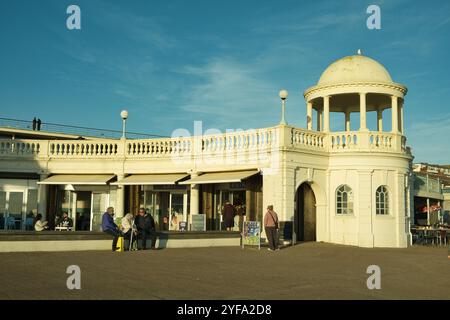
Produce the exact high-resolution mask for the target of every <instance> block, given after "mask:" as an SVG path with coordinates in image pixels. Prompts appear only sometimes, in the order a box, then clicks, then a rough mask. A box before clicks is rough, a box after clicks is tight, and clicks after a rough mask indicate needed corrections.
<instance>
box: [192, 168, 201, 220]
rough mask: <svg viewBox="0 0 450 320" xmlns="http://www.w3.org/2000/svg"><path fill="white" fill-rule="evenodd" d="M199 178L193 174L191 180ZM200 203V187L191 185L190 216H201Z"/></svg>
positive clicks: (196, 174)
mask: <svg viewBox="0 0 450 320" xmlns="http://www.w3.org/2000/svg"><path fill="white" fill-rule="evenodd" d="M196 177H198V173H191V178H196ZM199 202H200V186H199V185H198V184H191V203H190V211H189V214H190V215H193V214H199V213H200V212H199V210H200V209H199Z"/></svg>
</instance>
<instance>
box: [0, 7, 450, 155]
mask: <svg viewBox="0 0 450 320" xmlns="http://www.w3.org/2000/svg"><path fill="white" fill-rule="evenodd" d="M71 4H76V5H78V6H79V7H80V9H81V30H69V29H68V28H67V26H66V20H67V18H68V17H69V14H67V13H66V9H67V7H68V6H69V5H71ZM373 4H375V5H378V6H379V7H380V9H381V29H380V30H370V29H368V28H367V26H366V20H367V18H368V17H369V16H370V14H367V13H366V9H367V7H368V6H369V5H373ZM449 12H450V2H449V1H445V0H443V1H406V0H389V1H388V0H386V1H362V0H342V1H319V0H316V1H298V0H293V1H288V0H280V1H261V0H259V1H256V0H255V1H254V0H240V1H237V0H227V1H224V0H222V1H218V0H215V1H212V0H209V1H206V0H189V1H181V0H180V1H168V0H165V1H163V0H161V1H160V0H158V1H157V0H151V1H149V0H129V1H123V0H122V1H119V0H110V1H106V0H102V1H100V0H88V1H85V0H71V1H65V0H41V1H32V0H29V1H24V0H14V1H13V0H0V39H1V46H0V117H6V118H14V119H24V120H31V119H32V118H33V117H34V116H36V117H39V118H40V119H42V121H43V122H51V123H62V124H69V125H78V126H86V127H95V128H105V129H115V130H120V129H121V119H120V111H121V110H123V109H126V110H128V111H129V118H128V121H127V129H128V130H129V131H134V132H142V133H151V134H158V135H167V136H170V135H171V133H172V132H173V131H174V130H176V129H180V128H183V129H187V130H188V131H190V132H193V130H194V129H193V128H194V121H202V127H203V130H207V129H213V128H216V129H218V130H220V131H222V132H225V130H227V129H249V128H262V127H268V126H274V125H276V124H277V123H278V122H279V120H280V100H279V97H278V91H279V90H280V89H286V90H288V92H289V97H288V99H287V106H286V119H287V122H288V123H289V124H290V125H294V126H297V127H302V128H304V127H305V126H306V105H305V101H304V98H303V92H304V90H306V89H307V88H308V87H311V86H313V85H315V84H316V83H317V81H318V79H319V77H320V75H321V73H322V72H323V71H324V70H325V69H326V67H327V66H328V65H329V64H330V63H332V62H333V61H335V60H337V59H339V58H341V57H344V56H348V55H353V54H355V53H356V51H357V50H358V49H361V50H362V52H363V54H364V55H367V56H369V57H371V58H373V59H375V60H377V61H379V62H380V63H382V64H383V65H384V66H385V67H386V69H387V70H388V71H389V73H390V74H391V77H392V78H393V80H394V81H395V82H398V83H401V84H404V85H406V86H407V87H408V90H409V91H408V94H407V96H406V101H405V111H404V112H405V131H406V136H407V138H408V145H410V146H411V147H412V149H413V154H414V156H415V160H414V161H415V162H430V163H440V164H449V163H450V143H449V138H450V106H449V101H450V76H449V74H450V73H449V71H450V60H449V59H448V56H449V55H448V52H449V51H450V41H449V35H450V15H449ZM374 116H375V115H369V117H368V120H369V122H370V121H372V120H373V121H372V122H373V124H374V123H375V120H374V119H375V118H374ZM352 119H353V118H352ZM342 122H343V120H341V119H340V118H339V116H333V117H332V118H331V128H332V129H337V130H339V128H340V127H339V125H340V124H342ZM338 123H339V125H338Z"/></svg>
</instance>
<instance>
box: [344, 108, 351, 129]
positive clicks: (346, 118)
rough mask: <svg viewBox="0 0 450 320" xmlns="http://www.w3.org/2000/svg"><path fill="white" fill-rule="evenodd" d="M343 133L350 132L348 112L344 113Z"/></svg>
mask: <svg viewBox="0 0 450 320" xmlns="http://www.w3.org/2000/svg"><path fill="white" fill-rule="evenodd" d="M345 131H350V111H345Z"/></svg>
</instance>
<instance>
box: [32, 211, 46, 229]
mask: <svg viewBox="0 0 450 320" xmlns="http://www.w3.org/2000/svg"><path fill="white" fill-rule="evenodd" d="M33 224H34V230H36V231H44V230H47V229H48V226H47V224H48V222H47V221H42V214H40V213H38V214H37V215H36V217H35V218H34V223H33Z"/></svg>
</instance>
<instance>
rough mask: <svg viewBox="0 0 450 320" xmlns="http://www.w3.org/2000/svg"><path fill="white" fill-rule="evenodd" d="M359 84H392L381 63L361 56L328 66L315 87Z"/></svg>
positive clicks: (349, 57) (343, 59)
mask: <svg viewBox="0 0 450 320" xmlns="http://www.w3.org/2000/svg"><path fill="white" fill-rule="evenodd" d="M361 82H377V83H393V81H392V78H391V76H390V75H389V72H388V71H387V70H386V68H385V67H383V65H382V64H381V63H379V62H377V61H375V60H373V59H371V58H369V57H366V56H363V55H355V56H348V57H344V58H341V59H339V60H337V61H335V62H333V63H332V64H330V66H329V67H328V68H327V69H326V70H325V71H324V72H323V73H322V75H321V77H320V79H319V82H318V83H317V85H319V86H323V85H330V84H338V83H361Z"/></svg>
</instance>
